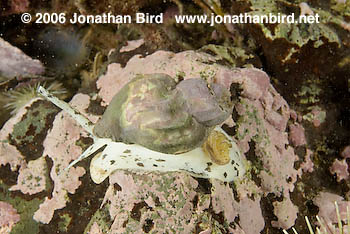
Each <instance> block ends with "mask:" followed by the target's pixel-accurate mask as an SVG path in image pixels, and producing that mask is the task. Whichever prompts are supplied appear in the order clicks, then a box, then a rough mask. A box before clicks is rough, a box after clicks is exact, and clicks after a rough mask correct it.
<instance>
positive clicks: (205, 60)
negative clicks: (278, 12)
mask: <svg viewBox="0 0 350 234" xmlns="http://www.w3.org/2000/svg"><path fill="white" fill-rule="evenodd" d="M209 64H211V65H209ZM138 73H142V74H151V73H166V74H168V75H170V76H172V77H177V75H179V74H181V77H182V78H184V79H187V78H194V77H203V78H205V79H206V80H207V81H209V82H217V83H220V84H222V85H224V86H225V87H227V88H228V89H229V88H230V87H231V85H232V84H239V85H240V87H241V88H242V92H241V96H240V98H239V101H238V103H237V104H236V106H235V111H236V112H237V113H238V116H239V117H238V119H235V120H233V119H231V120H228V121H226V122H227V123H230V125H231V126H233V125H235V126H236V127H237V130H236V132H237V134H236V135H235V136H234V139H235V140H236V142H237V144H238V145H239V146H240V148H241V151H242V152H243V153H247V152H248V151H249V150H254V153H255V155H256V157H257V159H258V161H256V162H254V163H259V164H260V165H261V166H262V168H263V169H262V170H261V171H259V173H258V177H259V178H260V180H261V185H260V186H257V185H256V184H255V182H253V181H252V180H251V179H249V178H244V179H242V180H241V181H235V185H236V189H237V193H238V197H236V198H235V196H234V194H233V190H232V188H230V187H229V186H228V185H223V184H221V183H219V182H218V181H214V180H211V183H212V192H211V195H210V197H208V198H206V202H205V204H207V201H208V199H209V200H210V201H211V202H210V203H211V204H212V205H211V206H212V207H213V211H214V212H215V213H217V214H222V215H223V216H224V220H225V222H227V223H231V222H234V220H235V218H237V217H239V218H240V221H239V223H238V224H237V225H236V230H238V229H240V230H242V231H244V232H245V233H259V232H260V231H261V230H263V228H264V226H265V222H264V219H263V217H262V213H261V212H262V211H261V207H260V202H259V201H260V199H261V198H263V197H264V196H266V195H268V194H270V193H274V194H275V195H276V196H282V197H284V200H283V203H281V204H280V205H278V204H276V207H277V208H276V209H283V210H289V211H290V212H291V215H285V214H283V212H279V211H277V210H276V212H275V215H276V216H277V218H278V221H276V222H274V223H273V225H274V226H275V227H283V228H289V227H291V226H292V225H294V222H295V219H296V217H297V213H298V209H297V208H296V206H295V205H294V204H293V202H292V201H291V200H290V196H289V193H290V192H292V191H293V189H294V183H295V182H296V180H297V178H298V176H301V175H302V171H301V169H298V170H296V169H294V163H295V162H296V161H297V160H298V159H299V158H298V157H297V155H296V154H295V153H294V149H293V147H292V145H290V144H289V140H288V138H289V137H288V133H287V132H286V127H287V122H288V120H289V117H290V114H291V113H290V110H289V107H288V104H287V103H286V101H285V100H284V99H283V98H282V97H281V95H279V94H278V93H277V91H276V90H275V89H274V88H273V87H272V85H271V84H270V80H269V77H268V76H267V75H266V73H264V72H263V71H261V70H259V69H255V68H245V69H236V70H232V69H229V68H227V67H225V66H221V65H217V64H215V58H214V57H212V56H210V55H207V54H204V53H197V52H193V51H185V52H182V53H178V54H174V53H171V52H165V51H158V52H156V53H154V54H152V55H149V56H147V57H145V58H143V57H141V56H138V55H136V56H134V57H133V58H131V59H130V60H129V62H128V63H127V65H126V66H125V67H121V65H120V64H110V65H109V67H108V71H107V73H106V74H105V75H103V76H101V77H100V79H99V80H98V82H97V87H98V88H99V90H100V91H99V96H100V97H101V98H102V100H103V103H104V104H105V105H108V103H109V102H110V101H111V99H112V97H113V96H114V94H115V93H116V92H118V90H120V89H121V87H123V85H125V84H126V83H127V82H128V81H130V80H131V79H132V78H133V77H134V76H135V74H138ZM297 126H299V125H297ZM298 131H299V133H298V134H299V135H298V136H300V137H301V139H296V138H297V137H298V136H294V138H295V139H296V141H297V142H296V144H297V145H302V144H305V143H306V142H305V136H304V135H303V129H302V128H301V127H299V129H298ZM251 142H254V145H255V146H254V148H252V149H250V146H251V145H250V143H251ZM305 163H307V162H305ZM116 173H118V177H114V176H112V177H111V178H120V179H121V178H125V177H127V178H128V179H127V180H128V186H120V183H122V182H121V181H119V182H117V181H116V180H114V181H115V182H116V183H117V184H118V185H119V186H120V187H121V191H115V190H113V194H115V195H116V196H123V197H124V199H125V198H126V197H127V198H128V199H129V203H128V204H130V203H131V204H134V206H133V207H136V205H137V204H139V203H140V202H142V201H143V200H144V201H145V203H146V204H147V205H145V207H146V208H145V209H144V212H145V213H143V212H141V217H140V219H139V220H138V222H137V224H138V225H139V228H141V227H142V225H144V224H145V222H146V220H148V221H149V222H150V223H152V225H151V226H152V227H153V229H152V231H156V230H158V231H159V230H162V228H164V224H161V223H162V222H163V221H162V220H164V219H166V220H171V223H181V222H182V221H183V220H182V218H183V217H181V216H177V215H175V216H174V213H173V212H169V213H171V215H170V216H169V213H164V212H162V214H163V215H161V217H159V218H160V219H161V220H159V221H158V218H154V217H155V213H159V211H157V212H155V211H154V210H153V209H154V206H153V205H150V204H148V203H149V202H150V201H149V197H150V196H151V197H152V198H153V200H154V199H155V198H154V197H156V199H157V200H160V201H162V202H165V203H163V204H162V205H159V206H161V207H163V206H165V207H166V208H167V209H170V208H171V206H169V205H165V204H167V203H169V202H170V203H171V200H169V195H165V194H164V193H159V192H157V193H156V192H153V193H152V194H151V195H150V194H148V195H146V194H144V193H145V192H140V188H139V187H140V186H141V188H142V187H144V186H146V185H145V183H146V181H144V179H143V177H139V176H138V175H134V174H130V173H128V172H116ZM150 176H151V175H148V177H150ZM176 176H179V177H182V176H185V174H176ZM172 177H173V176H172ZM186 177H188V176H187V175H186ZM168 179H169V177H168V176H167V175H162V174H160V175H157V174H154V173H152V179H148V180H147V181H148V183H147V188H148V189H151V188H150V187H149V186H151V185H152V186H156V187H159V184H160V183H162V184H163V185H162V187H163V186H164V187H166V188H168V189H167V191H169V192H170V191H171V190H169V188H172V187H173V186H175V184H173V182H172V183H171V184H172V186H170V187H169V186H168V184H169V183H168V182H167V183H164V180H165V181H166V180H168ZM158 180H160V181H162V182H156V181H158ZM182 180H183V179H182ZM186 180H188V178H187V179H186ZM111 183H113V182H111ZM154 183H155V185H153V184H154ZM191 184H192V183H191ZM131 185H133V186H135V188H137V191H138V192H136V194H135V193H134V190H130V187H132V186H131ZM176 186H178V185H176ZM181 186H184V185H181ZM191 186H192V187H191ZM191 186H190V187H188V185H186V186H185V187H183V188H181V189H180V190H183V189H185V188H186V189H188V190H189V192H191V191H192V190H194V189H195V188H196V187H197V185H194V184H192V185H191ZM193 186H194V187H193ZM111 190H112V188H110V189H109V193H107V194H109V195H108V196H107V198H105V200H106V199H107V200H111V204H112V206H111V208H110V213H111V216H112V217H118V219H116V220H115V221H114V223H113V226H112V230H113V231H114V232H118V231H121V230H124V231H125V230H128V228H131V227H135V226H134V225H135V223H134V222H135V220H131V219H130V218H129V217H128V216H129V215H128V214H130V209H132V207H129V205H127V207H129V208H127V207H126V208H127V210H125V207H124V208H122V207H123V206H122V204H120V198H119V199H117V198H116V197H115V196H111V194H112V192H111ZM158 190H160V189H159V188H158V189H153V188H152V189H151V191H158ZM147 191H148V190H147ZM189 192H188V193H186V194H187V196H189V194H194V193H192V192H191V193H189ZM155 194H157V195H156V196H155ZM200 194H201V193H199V194H197V196H199V197H201V196H203V195H200ZM140 196H141V197H140ZM252 196H253V197H254V198H253V199H252ZM130 197H131V198H132V200H130ZM136 197H137V199H136ZM176 197H179V196H176ZM180 197H184V195H182V196H180ZM135 199H136V200H135ZM188 199H190V200H191V199H194V197H193V195H191V197H190V198H187V199H186V200H188ZM196 199H198V198H196ZM237 199H239V201H238V200H237ZM122 200H123V199H122ZM151 203H152V202H151ZM152 204H153V203H152ZM163 208H164V207H163ZM178 208H179V207H178ZM171 209H173V208H171ZM184 209H185V210H184ZM181 210H182V212H189V213H188V214H190V213H192V215H193V214H197V215H198V210H196V209H194V207H193V205H190V204H188V205H186V203H184V205H183V208H182V209H181ZM204 211H205V210H204ZM247 212H248V213H247ZM117 214H119V215H117ZM151 214H153V215H151ZM203 215H210V214H207V213H206V212H204V213H202V216H203ZM150 217H153V218H152V219H151V218H150ZM150 219H151V220H152V222H151V221H150ZM199 220H200V219H190V221H189V222H188V223H189V224H188V225H185V226H180V227H176V229H175V230H177V231H179V232H180V233H186V232H184V230H192V231H193V230H194V229H193V225H194V223H193V222H198V221H199ZM248 221H249V222H248ZM129 222H131V223H132V225H131V223H129ZM125 224H127V225H125ZM230 228H232V227H230ZM132 230H133V231H137V228H136V229H134V228H133V229H132ZM138 230H139V232H140V229H138ZM167 230H168V229H167ZM169 230H171V229H169ZM181 230H182V231H181ZM230 230H231V229H230ZM233 233H235V232H233Z"/></svg>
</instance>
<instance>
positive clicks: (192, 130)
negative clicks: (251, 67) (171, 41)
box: [94, 74, 227, 154]
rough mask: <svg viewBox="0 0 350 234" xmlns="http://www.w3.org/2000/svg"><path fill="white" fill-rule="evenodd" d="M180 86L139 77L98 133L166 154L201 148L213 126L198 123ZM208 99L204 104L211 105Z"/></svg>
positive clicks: (116, 99) (108, 112) (167, 79)
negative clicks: (178, 87)
mask: <svg viewBox="0 0 350 234" xmlns="http://www.w3.org/2000/svg"><path fill="white" fill-rule="evenodd" d="M197 80H200V79H197ZM200 82H202V80H200ZM191 83H193V82H191ZM194 83H196V82H194ZM200 84H201V83H200ZM176 86H177V84H176V82H175V80H174V79H173V78H171V77H170V76H168V75H165V74H149V75H138V76H137V77H135V78H134V79H132V80H131V81H130V82H129V83H127V84H126V85H125V86H124V87H123V88H122V89H121V90H120V91H119V92H118V93H117V94H116V95H115V96H114V97H113V99H112V101H111V103H110V104H109V106H108V108H107V109H106V111H105V113H104V114H103V116H102V118H101V120H100V121H99V122H98V123H97V124H96V126H95V128H94V133H95V134H96V135H97V136H98V137H104V138H111V139H113V140H114V141H122V142H125V143H137V144H140V145H142V146H144V147H146V148H149V149H152V150H155V151H159V152H163V153H172V154H174V153H182V152H186V151H189V150H192V149H194V148H196V147H199V146H201V145H202V143H203V142H204V141H205V139H206V138H207V136H208V134H209V132H210V131H211V130H212V129H213V126H208V124H207V123H208V121H206V124H203V123H200V122H199V121H198V120H196V118H195V117H194V116H193V113H192V112H191V110H190V108H191V106H192V104H190V103H189V102H188V100H187V99H186V98H187V96H188V95H186V94H185V93H184V92H183V91H182V90H181V89H177V88H176ZM202 86H203V85H202ZM205 87H206V86H205ZM207 92H208V93H209V90H208V91H207ZM208 95H209V96H210V94H208ZM204 96H205V95H204ZM209 96H208V97H209ZM208 97H206V96H205V98H204V101H205V102H208V103H210V101H208V100H207V99H208ZM209 98H210V99H213V98H211V97H209ZM202 101H203V100H202ZM211 102H213V101H211ZM215 108H216V109H219V110H220V107H215ZM206 111H207V110H206ZM210 112H212V111H210ZM216 117H217V115H215V118H216ZM220 118H221V119H222V116H221V117H220ZM226 118H227V117H225V118H224V119H226ZM221 119H220V122H221V121H223V120H221ZM214 122H215V121H214Z"/></svg>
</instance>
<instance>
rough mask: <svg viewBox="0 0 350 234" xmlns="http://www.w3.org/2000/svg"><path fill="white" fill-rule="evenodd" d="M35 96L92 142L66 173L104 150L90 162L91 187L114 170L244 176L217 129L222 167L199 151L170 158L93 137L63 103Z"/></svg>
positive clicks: (88, 127)
mask: <svg viewBox="0 0 350 234" xmlns="http://www.w3.org/2000/svg"><path fill="white" fill-rule="evenodd" d="M38 92H39V93H40V94H42V95H43V96H44V97H45V98H47V99H48V100H49V101H51V102H52V103H54V104H55V105H57V106H58V107H60V108H62V109H63V110H64V111H66V112H67V113H69V114H70V115H71V116H72V117H73V118H74V119H75V120H76V121H77V122H78V123H79V124H80V125H81V126H82V127H83V128H84V129H85V130H86V131H87V132H89V133H90V134H91V135H92V137H93V139H94V144H93V145H91V146H90V147H89V148H88V149H87V150H86V151H85V152H83V154H82V155H81V156H80V157H79V158H78V159H77V160H75V161H73V162H72V163H71V164H70V165H69V166H68V169H69V168H70V167H72V166H73V165H74V164H76V163H77V162H79V161H81V160H82V159H84V158H86V157H88V156H90V155H92V154H93V153H95V152H96V151H97V150H98V149H100V148H102V147H103V146H106V148H105V149H104V150H103V151H102V153H100V154H97V155H96V156H95V157H94V158H93V160H92V161H91V165H90V173H91V178H92V180H93V181H94V182H95V183H101V182H102V181H104V179H106V178H107V177H108V176H109V175H110V174H111V173H112V172H113V171H115V170H118V169H127V170H131V171H133V170H138V171H140V170H141V171H161V172H167V171H185V172H188V173H190V174H191V175H193V176H195V177H200V178H215V179H219V180H222V181H226V182H231V181H233V180H235V179H236V178H241V177H242V176H243V175H244V173H245V163H244V162H243V159H242V157H241V153H240V150H239V148H238V147H237V145H236V144H235V142H234V141H233V140H232V138H231V137H229V136H228V135H227V134H226V133H225V132H224V131H223V130H222V129H221V128H220V127H216V128H215V129H214V131H216V132H218V133H220V134H221V135H223V136H225V138H226V143H227V145H228V147H229V151H228V153H229V158H230V160H229V162H228V163H227V164H225V165H218V164H216V163H214V162H213V161H212V160H211V158H210V157H209V156H208V155H207V154H206V153H205V152H204V151H203V149H202V148H196V149H194V150H191V151H189V152H186V153H183V154H176V155H173V154H165V153H160V152H156V151H153V150H150V149H147V148H145V147H142V146H140V145H137V144H125V143H123V142H113V141H112V140H111V139H107V138H99V137H97V136H95V135H94V134H93V131H92V128H93V124H92V123H91V122H90V121H89V120H88V119H86V118H85V117H84V116H82V115H81V114H80V113H79V112H78V111H76V110H74V109H73V108H72V107H70V106H69V105H68V104H67V103H65V102H63V101H61V100H59V99H57V98H55V97H53V96H52V95H51V94H49V93H48V92H47V91H46V90H45V89H44V88H43V87H39V88H38Z"/></svg>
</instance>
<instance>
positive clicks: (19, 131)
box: [10, 100, 58, 161]
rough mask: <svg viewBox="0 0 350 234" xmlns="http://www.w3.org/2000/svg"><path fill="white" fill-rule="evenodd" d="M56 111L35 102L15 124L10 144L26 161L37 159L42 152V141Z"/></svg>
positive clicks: (48, 104) (44, 102)
mask: <svg viewBox="0 0 350 234" xmlns="http://www.w3.org/2000/svg"><path fill="white" fill-rule="evenodd" d="M57 112H58V109H57V108H56V107H55V106H53V105H51V104H50V103H48V102H46V101H42V100H39V101H36V102H34V103H33V104H32V105H31V106H30V107H28V110H27V113H26V114H25V115H24V116H23V117H22V120H21V121H20V122H19V123H17V124H15V125H14V127H13V132H12V133H11V134H10V143H11V144H12V145H15V146H16V147H17V149H18V150H19V151H20V152H21V153H22V154H23V155H25V156H26V161H30V160H33V159H37V158H39V157H40V156H41V155H42V152H43V149H44V148H43V141H44V139H45V137H46V134H47V131H48V129H50V128H51V127H52V122H53V119H54V117H55V115H56V114H57Z"/></svg>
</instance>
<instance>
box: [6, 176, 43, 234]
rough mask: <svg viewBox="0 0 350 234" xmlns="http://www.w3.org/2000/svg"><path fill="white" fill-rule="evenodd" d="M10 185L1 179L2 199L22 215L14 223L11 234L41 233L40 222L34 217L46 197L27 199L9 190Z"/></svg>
mask: <svg viewBox="0 0 350 234" xmlns="http://www.w3.org/2000/svg"><path fill="white" fill-rule="evenodd" d="M9 187H10V186H7V185H5V184H4V183H3V181H0V190H1V191H2V192H1V193H0V200H1V201H5V202H8V203H10V204H11V205H12V206H13V207H14V208H15V209H16V210H17V213H18V214H19V215H20V216H21V219H20V221H19V222H18V223H16V224H15V225H14V227H13V228H12V230H11V234H17V233H32V234H35V233H39V226H40V224H39V223H37V222H35V220H34V219H33V215H34V212H35V211H37V210H38V209H39V205H40V204H41V203H42V202H43V201H44V199H40V198H33V199H31V200H27V199H25V198H22V197H20V196H14V194H16V193H13V192H10V191H9Z"/></svg>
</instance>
